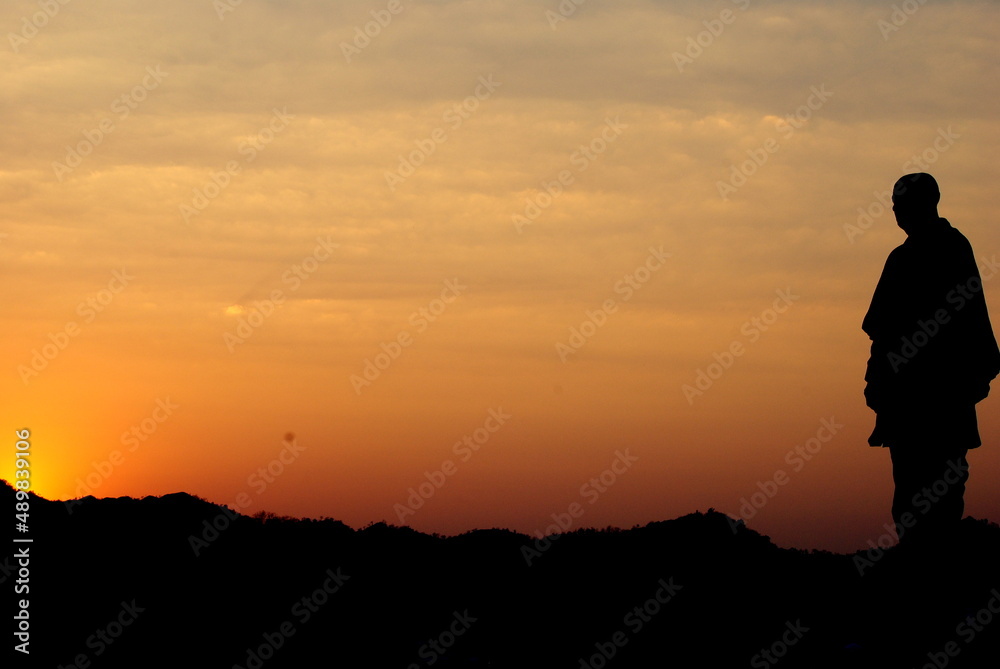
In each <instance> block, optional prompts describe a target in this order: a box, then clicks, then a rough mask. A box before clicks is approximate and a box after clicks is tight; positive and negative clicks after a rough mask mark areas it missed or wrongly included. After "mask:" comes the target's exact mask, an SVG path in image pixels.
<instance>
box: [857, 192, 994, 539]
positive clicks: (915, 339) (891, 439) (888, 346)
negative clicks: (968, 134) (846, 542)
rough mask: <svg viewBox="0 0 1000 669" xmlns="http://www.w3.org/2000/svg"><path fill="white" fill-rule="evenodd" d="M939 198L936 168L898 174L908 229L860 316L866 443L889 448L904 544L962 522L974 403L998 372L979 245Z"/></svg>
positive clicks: (901, 215)
mask: <svg viewBox="0 0 1000 669" xmlns="http://www.w3.org/2000/svg"><path fill="white" fill-rule="evenodd" d="M940 198H941V194H940V191H939V190H938V184H937V181H935V180H934V177H932V176H931V175H929V174H924V173H918V174H908V175H906V176H904V177H902V178H900V179H899V181H897V182H896V184H895V186H894V187H893V192H892V203H893V207H892V210H893V212H894V213H895V215H896V222H897V223H898V225H899V227H900V228H902V229H903V231H904V232H906V235H907V238H906V241H904V242H903V243H902V244H901V245H899V246H898V247H896V248H895V249H893V251H892V252H891V253H890V254H889V257H888V259H887V260H886V262H885V268H884V269H883V270H882V276H881V277H880V278H879V281H878V285H877V286H876V287H875V293H874V295H873V296H872V302H871V306H870V307H869V309H868V313H867V314H866V315H865V319H864V322H863V324H862V326H861V327H862V329H863V330H864V331H865V333H867V334H868V336H869V337H870V338H871V340H872V345H871V357H870V358H869V359H868V368H867V372H866V374H865V381H867V386H866V387H865V399H866V402H867V404H868V406H869V407H871V408H872V409H873V410H874V411H875V413H876V419H875V429H874V431H873V432H872V434H871V436H870V437H869V438H868V443H869V444H870V445H871V446H885V447H888V448H889V454H890V456H891V459H892V477H893V482H894V484H895V493H894V495H893V500H892V517H893V520H894V521H895V523H896V529H897V532H898V534H899V536H900V541H901V542H902V543H904V544H905V543H912V542H913V541H920V543H923V541H924V540H928V541H930V542H933V543H935V544H937V543H938V540H947V536H948V535H949V534H950V533H951V532H953V531H954V530H956V529H957V527H958V521H960V520H961V519H962V514H963V511H964V509H965V500H964V495H965V484H966V481H967V480H968V470H969V464H968V461H967V460H966V455H967V453H968V451H969V449H973V448H977V447H979V446H980V445H981V443H982V442H981V440H980V437H979V427H978V425H977V422H976V403H977V402H979V401H980V400H982V399H983V398H985V397H986V396H987V395H988V394H989V384H990V381H992V380H993V378H994V377H996V376H997V374H998V372H1000V350H998V348H997V341H996V338H995V337H994V335H993V328H992V325H991V324H990V318H989V314H988V312H987V310H986V299H985V297H984V295H983V283H982V278H981V277H980V275H979V268H978V267H977V265H976V259H975V256H974V255H973V252H972V246H971V245H970V244H969V241H968V240H967V239H966V238H965V236H964V235H962V233H961V232H959V231H958V230H956V229H955V228H953V227H952V226H951V224H950V223H949V222H948V221H947V219H944V218H941V217H939V216H938V211H937V206H938V202H939V200H940ZM904 536H905V537H906V538H905V539H904Z"/></svg>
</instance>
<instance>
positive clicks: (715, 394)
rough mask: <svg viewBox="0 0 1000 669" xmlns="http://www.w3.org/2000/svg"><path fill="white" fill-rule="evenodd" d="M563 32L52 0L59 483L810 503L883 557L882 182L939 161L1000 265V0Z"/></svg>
mask: <svg viewBox="0 0 1000 669" xmlns="http://www.w3.org/2000/svg"><path fill="white" fill-rule="evenodd" d="M563 4H564V5H565V6H569V3H563ZM559 6H560V5H559V4H558V3H556V2H544V3H533V2H522V1H521V0H516V1H514V2H500V1H499V0H497V1H493V2H490V1H483V2H450V1H441V2H421V3H416V2H413V3H411V2H409V1H408V0H402V1H401V2H398V3H397V2H387V3H386V2H370V3H369V2H355V1H353V0H352V1H350V2H337V3H323V2H318V1H302V2H284V1H279V0H271V1H264V0H259V1H257V0H244V2H242V3H240V4H238V5H237V4H234V3H228V2H226V0H220V1H219V2H216V3H215V5H213V4H212V3H210V2H204V3H194V4H184V5H183V6H176V7H174V6H171V7H170V8H169V9H167V8H165V7H160V6H155V7H154V6H150V5H149V3H144V2H138V0H134V1H121V2H110V1H108V0H96V1H95V2H89V3H86V4H79V5H78V4H76V3H68V4H66V5H59V8H58V10H55V11H54V10H50V14H51V15H45V14H44V12H43V13H42V14H38V13H39V12H40V11H41V10H40V9H39V7H40V5H38V4H36V3H33V2H21V1H18V2H14V3H12V4H11V5H10V6H9V7H8V8H7V10H6V12H5V13H4V16H5V18H4V25H6V28H7V30H6V31H5V32H8V35H7V45H6V49H5V50H0V60H2V61H3V67H2V68H0V96H2V98H3V104H2V105H0V116H2V120H3V127H4V129H5V131H6V132H5V138H4V142H2V143H0V154H2V157H3V162H2V167H0V202H2V207H0V258H2V261H3V262H2V267H3V272H4V273H5V277H6V280H7V282H8V285H13V286H14V287H15V289H14V291H13V293H12V295H13V304H10V305H8V308H7V309H4V310H3V312H2V315H0V318H3V320H4V322H3V338H4V341H3V347H2V348H3V351H4V355H5V356H6V360H7V362H6V370H7V373H6V375H5V376H3V377H0V397H2V403H0V416H2V422H3V425H5V426H6V427H5V429H6V430H7V432H8V434H9V435H10V440H11V443H12V444H13V442H14V441H15V440H16V437H15V436H14V431H15V430H16V429H22V428H25V427H26V428H29V429H30V430H31V431H32V442H33V449H34V450H33V459H32V465H33V470H32V471H33V482H34V486H35V490H36V492H38V493H39V494H42V495H44V496H47V497H51V498H58V499H67V498H72V497H75V496H77V495H78V494H87V493H92V494H95V495H97V496H101V497H103V496H118V495H131V496H142V495H146V494H164V493H169V492H174V491H178V490H184V491H188V492H191V493H193V494H197V495H200V496H202V497H205V498H207V499H209V500H211V501H214V502H218V503H229V504H230V505H233V503H234V500H235V499H236V498H237V496H238V495H240V494H241V493H244V494H246V495H248V496H249V499H250V500H251V504H250V505H248V506H247V507H246V508H245V509H242V510H243V511H244V512H245V513H252V512H254V511H257V510H261V509H267V510H270V511H274V512H277V513H285V514H292V515H304V516H321V515H326V516H330V517H334V518H338V519H341V520H343V521H345V522H347V523H348V524H350V525H352V526H355V527H358V526H361V525H364V524H366V523H368V522H370V521H378V520H383V519H384V520H386V521H389V522H394V523H398V522H405V523H407V524H409V525H412V526H413V527H415V528H417V529H419V530H423V531H428V532H432V531H437V532H443V533H455V532H460V531H463V530H466V529H471V528H476V527H488V526H502V527H510V528H513V529H517V530H520V531H524V532H533V531H535V530H540V529H545V528H546V527H547V526H549V525H551V524H552V523H553V522H554V521H553V514H555V516H556V518H562V517H564V516H563V515H560V514H565V513H566V512H567V509H569V508H570V505H572V504H574V503H579V504H581V505H582V508H583V509H584V513H583V514H582V515H580V516H579V517H577V518H574V519H573V520H572V523H573V527H583V526H605V525H609V524H610V525H616V526H623V527H629V526H631V525H633V524H636V523H645V522H648V521H651V520H660V519H667V518H673V517H676V516H678V515H682V514H684V513H688V512H691V511H695V510H706V509H708V508H709V507H714V508H716V509H718V510H720V511H725V512H728V513H730V514H731V515H734V516H736V515H739V514H740V509H741V506H742V505H743V500H744V498H746V499H749V498H750V497H751V496H752V495H753V494H754V493H755V492H757V491H758V490H761V489H762V487H763V488H767V489H772V488H775V487H776V490H777V493H776V494H774V495H773V497H772V498H769V499H767V502H766V504H765V505H763V507H762V508H760V509H759V510H757V512H756V513H755V514H754V515H753V517H752V518H750V519H749V521H748V522H749V524H750V526H751V527H753V528H755V529H758V530H760V531H761V532H764V533H766V534H769V535H771V536H772V537H773V538H774V539H775V541H776V542H777V543H778V544H779V545H783V546H796V547H803V548H827V549H835V550H849V549H853V548H858V547H863V546H864V545H865V542H866V541H867V540H869V539H872V540H874V539H877V538H878V536H879V535H880V534H882V533H883V532H884V529H883V527H882V525H883V523H886V522H888V521H889V501H890V498H891V493H892V485H891V477H890V468H889V459H888V453H887V452H883V451H881V450H876V449H869V448H868V447H867V445H866V437H867V435H868V433H869V432H870V430H871V427H872V423H873V414H872V413H871V412H870V411H869V410H868V409H867V408H866V407H865V405H864V398H863V396H862V389H863V385H864V382H863V379H862V377H863V374H864V368H865V361H866V359H867V355H868V341H867V338H866V337H865V335H864V334H863V333H862V332H861V329H860V323H861V319H862V317H863V315H864V312H865V310H866V309H867V306H868V301H869V299H870V297H871V292H872V290H873V288H874V285H875V281H876V280H877V278H878V275H879V273H880V271H881V268H882V263H883V262H884V259H885V256H886V254H887V253H888V252H889V251H890V250H891V249H892V248H893V247H894V246H896V245H897V244H899V243H901V242H902V240H903V233H902V232H901V231H900V230H899V229H898V228H897V227H896V226H895V222H894V220H893V219H892V215H891V212H887V211H885V210H884V207H883V205H882V204H881V203H880V197H884V196H880V195H879V193H880V192H882V191H884V190H885V189H887V188H890V187H891V185H892V183H893V181H894V180H895V179H896V178H897V177H899V176H900V175H902V174H904V173H906V172H911V171H920V170H926V171H929V172H931V173H932V174H934V175H935V176H936V177H937V179H938V181H939V183H940V184H941V188H942V193H943V196H942V203H941V213H942V215H944V216H946V217H948V218H949V219H950V220H951V221H952V223H953V224H954V225H955V226H956V227H958V228H959V229H960V230H962V231H963V232H964V233H965V234H966V235H967V236H968V237H969V239H970V240H971V241H972V243H973V246H974V248H975V250H976V253H977V256H978V257H979V258H980V259H981V260H982V262H983V265H982V267H983V272H984V278H986V275H987V273H989V272H993V271H995V270H991V269H989V268H990V265H989V264H988V263H990V262H993V261H992V259H993V258H994V257H995V254H996V253H997V250H998V248H1000V232H998V231H997V229H996V227H995V225H994V218H995V214H994V206H993V203H992V202H991V200H990V197H991V195H992V194H993V192H994V190H995V189H994V181H995V174H994V173H995V171H996V170H995V156H996V155H997V154H998V150H1000V126H998V123H997V120H996V119H997V108H996V96H994V95H992V94H991V93H990V92H991V91H993V89H994V88H995V82H996V63H997V62H998V56H1000V54H998V47H997V39H996V37H997V36H996V33H995V28H994V26H996V25H998V21H997V19H998V16H997V12H998V9H997V7H996V5H994V4H991V3H979V2H955V3H948V4H945V5H931V4H928V5H923V6H920V8H919V9H917V10H916V11H915V12H914V13H913V14H912V15H906V14H896V15H893V10H892V7H891V6H889V7H884V6H882V4H873V3H862V2H845V3H833V2H820V3H808V5H805V4H803V3H793V2H747V1H745V0H741V1H739V2H731V1H729V0H726V1H724V2H717V3H709V4H705V3H679V2H652V1H649V2H640V1H634V2H633V1H628V2H615V3H609V2H597V1H596V0H595V1H594V2H587V3H584V4H582V5H580V6H579V7H578V8H577V9H576V10H575V11H574V12H573V13H572V14H570V13H569V12H568V11H567V10H565V9H564V10H562V13H561V14H560V9H559ZM230 10H231V11H230ZM53 11H54V13H53ZM379 22H381V24H382V25H380V24H379ZM36 24H37V25H40V26H41V27H37V28H36ZM365 30H367V31H368V33H369V35H370V36H365V37H359V35H364V31H365ZM914 156H918V158H917V160H916V161H914ZM920 156H922V157H920ZM859 210H860V211H865V210H867V211H868V212H869V213H870V214H871V216H870V218H860V219H859ZM985 285H986V295H987V300H988V302H989V303H990V306H991V307H992V310H993V314H994V319H995V320H996V319H997V318H998V316H997V313H998V312H997V311H996V309H997V308H998V304H1000V298H998V297H996V295H997V294H998V293H997V289H996V288H995V287H994V283H993V282H991V281H989V280H987V281H986V284H985ZM755 319H756V320H755ZM727 352H730V353H727ZM731 352H736V353H737V354H736V355H732V357H731V358H730V357H729V355H731ZM713 363H715V364H718V365H719V367H712V368H710V366H711V365H713ZM724 365H725V369H723V366H724ZM699 372H704V373H705V374H706V375H707V374H709V373H711V374H712V375H713V376H716V377H717V378H715V379H709V378H708V377H707V376H706V377H704V378H702V379H701V387H700V388H699V387H698V386H697V381H698V379H699ZM366 374H367V376H366ZM709 380H710V381H711V383H710V384H709V383H708V381H709ZM685 386H689V388H688V390H687V391H685ZM692 389H698V390H700V391H701V392H700V393H695V392H693V390H692ZM996 402H997V400H996V398H989V399H987V400H985V401H984V402H983V403H982V404H981V405H980V412H979V413H980V420H981V431H982V434H983V438H984V444H985V445H984V447H983V448H982V449H980V450H979V451H978V452H976V453H974V454H973V455H972V456H971V457H970V460H971V464H972V478H971V480H970V488H969V492H968V494H967V498H966V499H967V511H968V513H970V514H972V515H974V516H977V517H987V518H990V519H993V520H997V519H1000V490H998V489H997V488H996V487H995V486H993V485H991V481H992V480H993V479H994V478H995V477H996V476H997V475H998V474H1000V452H998V449H997V444H998V442H1000V421H998V419H997V418H996V414H997V412H996V410H995V403H996ZM491 412H492V413H491ZM498 417H502V419H501V418H498ZM831 425H836V426H838V427H836V428H833V429H832V430H831V427H830V426H831ZM834 432H835V433H834ZM288 437H293V442H287V441H286V440H287V438H288ZM466 439H468V440H469V441H468V442H466V441H465V440H466ZM810 439H815V440H814V441H813V442H809V440H810ZM807 442H808V443H807ZM288 443H293V444H294V447H292V448H289V446H288ZM470 444H471V445H475V446H476V447H478V448H477V449H476V450H473V449H472V446H471V445H470ZM806 446H811V447H812V448H813V449H814V451H815V452H814V453H813V454H811V456H810V459H809V460H808V461H806V460H805V459H804V458H803V459H799V458H801V457H802V456H801V455H799V454H797V453H796V448H800V449H801V448H804V447H806ZM800 452H801V451H800ZM282 459H283V460H284V461H282ZM269 467H270V468H271V472H270V473H269V472H268V468H269ZM442 470H444V471H442ZM779 470H780V473H779ZM439 471H440V472H442V473H440V474H438V473H437V472H439ZM12 472H13V458H11V459H10V460H9V461H8V462H6V463H3V465H2V466H0V475H2V476H4V477H10V476H12ZM445 472H447V473H445ZM602 475H603V479H602ZM776 475H777V477H778V478H779V479H781V480H782V481H785V483H784V484H782V485H778V484H774V485H773V486H769V485H768V484H767V483H766V482H767V481H774V480H775V477H776ZM784 476H787V479H785V478H784ZM592 479H593V481H592ZM425 482H426V485H424V486H423V491H424V492H425V493H427V494H426V495H425V497H427V499H422V500H421V501H422V504H419V508H414V507H417V506H418V501H417V499H418V498H419V497H420V490H421V485H422V484H424V483H425ZM433 482H437V483H439V484H440V485H439V486H435V485H434V483H433ZM411 488H412V489H413V490H414V491H416V493H417V497H415V498H413V502H412V503H410V502H408V500H409V499H410V498H411V497H412V495H413V493H411V492H410V489H411ZM758 499H759V496H758ZM401 509H406V511H401ZM407 511H408V512H407ZM410 512H412V513H410Z"/></svg>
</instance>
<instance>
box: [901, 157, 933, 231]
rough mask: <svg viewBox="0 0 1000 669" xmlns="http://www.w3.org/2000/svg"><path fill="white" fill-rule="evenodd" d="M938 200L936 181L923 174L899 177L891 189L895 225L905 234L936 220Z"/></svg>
mask: <svg viewBox="0 0 1000 669" xmlns="http://www.w3.org/2000/svg"><path fill="white" fill-rule="evenodd" d="M940 200H941V191H940V190H939V189H938V185H937V181H935V180H934V177H932V176H931V175H929V174H927V173H925V172H917V173H916V174H907V175H906V176H904V177H900V179H899V181H897V182H896V184H895V185H894V186H893V187H892V211H893V213H895V214H896V223H897V224H898V225H899V227H901V228H902V229H903V230H904V231H905V232H906V233H907V234H910V233H911V232H913V231H914V230H916V229H919V228H920V227H922V226H923V225H924V224H925V223H929V222H933V221H936V220H937V219H938V212H937V206H938V202H939V201H940Z"/></svg>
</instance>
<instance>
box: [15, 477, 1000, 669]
mask: <svg viewBox="0 0 1000 669" xmlns="http://www.w3.org/2000/svg"><path fill="white" fill-rule="evenodd" d="M13 494H14V493H13V490H12V489H11V488H10V487H9V486H6V485H3V486H0V497H2V502H0V504H2V505H3V506H2V508H7V509H13V508H14V499H13ZM213 525H214V526H215V527H221V528H224V529H222V530H221V531H219V530H217V529H215V528H214V527H213ZM209 528H212V529H209ZM28 536H30V537H32V538H33V539H34V542H33V543H32V544H30V567H29V569H30V577H29V580H30V583H29V587H30V593H29V594H28V595H24V594H21V595H15V594H13V590H14V587H15V586H16V581H17V580H18V572H17V570H18V568H19V567H18V566H17V560H16V559H14V558H13V557H12V555H13V553H14V550H15V549H11V548H10V547H11V546H17V547H18V548H21V547H23V546H24V544H20V545H15V544H11V542H9V541H7V542H4V544H5V545H4V547H3V548H2V550H0V580H2V582H0V591H2V592H3V601H5V602H10V604H8V606H9V607H11V608H9V609H8V610H12V611H13V612H14V613H16V612H17V610H18V609H17V608H12V607H16V606H17V603H16V601H17V600H18V599H20V598H25V597H27V598H28V599H29V600H30V605H29V612H30V632H31V636H30V646H29V649H30V651H31V653H30V660H31V662H30V664H29V663H26V662H25V661H24V660H25V656H24V655H22V654H20V653H17V652H14V651H13V650H12V647H13V646H14V644H16V643H17V639H16V637H13V636H12V633H13V632H14V631H16V625H17V621H14V620H12V616H13V613H12V614H10V615H8V616H6V619H7V621H8V625H9V626H10V629H9V631H8V632H7V633H6V634H5V635H4V636H5V638H6V639H7V640H8V648H7V649H5V652H7V657H8V658H12V659H11V661H10V662H6V661H5V662H4V663H3V665H2V666H4V667H7V666H11V667H21V666H32V667H51V668H53V669H55V668H56V667H66V668H67V669H68V668H70V667H73V666H76V667H79V668H80V669H90V668H91V667H93V668H95V669H100V668H102V667H137V668H138V667H143V668H144V667H190V668H192V669H199V668H202V667H205V668H210V667H219V668H226V669H229V668H232V667H240V668H246V669H250V668H253V669H260V668H262V667H266V668H268V669H276V668H278V667H296V668H302V667H376V668H381V667H386V668H389V667H398V668H400V669H412V668H423V667H517V668H532V667H544V668H546V669H549V668H551V669H555V668H557V667H572V668H581V667H583V668H586V667H594V668H595V669H600V668H602V667H608V668H609V669H615V668H617V667H673V666H684V667H688V666H698V667H747V666H750V667H772V666H777V667H782V668H784V667H788V668H792V667H811V668H812V667H867V666H871V667H915V668H922V667H925V666H927V667H934V668H936V669H944V667H996V666H998V660H997V658H998V657H1000V621H996V622H995V619H997V618H1000V527H997V526H996V525H994V524H990V523H986V522H984V521H976V520H973V519H969V518H967V519H966V520H965V521H964V522H963V532H962V537H961V540H960V545H956V546H951V547H948V550H946V551H943V552H942V554H940V555H936V556H925V555H920V554H908V553H904V552H900V549H896V548H894V549H890V550H889V551H885V552H881V551H878V552H877V551H872V552H870V553H868V554H865V553H859V554H857V555H836V554H831V553H823V552H803V551H797V550H786V549H780V548H777V547H776V546H774V545H773V544H772V543H771V542H770V540H769V539H768V538H767V537H764V536H761V535H759V534H757V533H756V532H754V531H752V530H750V529H747V528H744V527H736V528H735V529H734V526H733V524H732V523H731V522H730V520H729V519H728V518H727V517H726V516H725V515H723V514H720V513H717V512H714V511H711V510H710V511H709V512H708V513H704V514H703V513H695V514H691V515H688V516H684V517H682V518H678V519H676V520H670V521H664V522H658V523H651V524H649V525H646V526H644V527H635V528H633V529H630V530H602V531H597V530H580V531H576V532H573V533H570V534H565V535H561V536H557V537H555V538H553V539H552V540H551V541H549V542H536V541H535V539H534V538H532V537H528V536H526V535H521V534H516V533H514V532H509V531H504V530H482V531H475V532H469V533H467V534H463V535H460V536H456V537H438V536H429V535H425V534H420V533H417V532H414V531H412V530H409V529H406V528H399V527H391V526H386V525H384V524H375V525H372V526H369V527H366V528H364V529H362V530H357V531H355V530H352V529H351V528H349V527H347V526H345V525H344V524H342V523H340V522H338V521H335V520H295V519H287V518H273V517H272V518H249V517H245V516H237V515H236V514H232V513H231V512H228V511H227V510H226V509H224V508H223V507H219V506H216V505H213V504H210V503H207V502H205V501H203V500H201V499H198V498H195V497H192V496H190V495H186V494H174V495H166V496H163V497H159V498H154V497H146V498H144V499H132V498H119V499H101V500H98V499H94V498H85V499H83V500H81V501H79V502H77V503H75V504H74V505H73V506H72V508H71V509H68V508H67V505H66V504H65V503H63V502H49V501H45V500H42V499H40V498H37V497H32V501H31V531H30V533H29V534H28ZM532 551H535V552H532ZM529 562H530V564H529ZM949 565H950V566H949Z"/></svg>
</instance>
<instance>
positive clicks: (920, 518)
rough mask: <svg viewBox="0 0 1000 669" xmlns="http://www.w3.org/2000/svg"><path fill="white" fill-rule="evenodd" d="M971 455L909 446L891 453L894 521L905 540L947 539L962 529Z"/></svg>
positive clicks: (897, 447)
mask: <svg viewBox="0 0 1000 669" xmlns="http://www.w3.org/2000/svg"><path fill="white" fill-rule="evenodd" d="M967 452H968V451H967V449H948V450H945V449H938V450H933V449H922V448H919V447H913V448H906V447H905V446H903V447H899V446H894V447H891V448H890V449H889V453H890V456H891V457H892V478H893V482H894V483H895V486H896V488H895V492H894V494H893V498H892V518H893V520H894V521H895V522H896V527H897V529H898V530H900V535H901V537H900V538H901V539H902V535H904V534H905V535H917V536H924V537H925V538H927V539H931V540H933V539H934V538H944V539H947V538H949V537H948V536H947V535H949V534H950V533H951V532H953V531H954V530H956V529H957V528H958V523H959V521H960V520H961V519H962V515H963V513H964V511H965V484H966V482H967V481H968V478H969V463H968V460H966V454H967ZM906 514H909V517H907V516H906ZM932 535H934V536H932ZM942 535H944V536H942Z"/></svg>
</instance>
